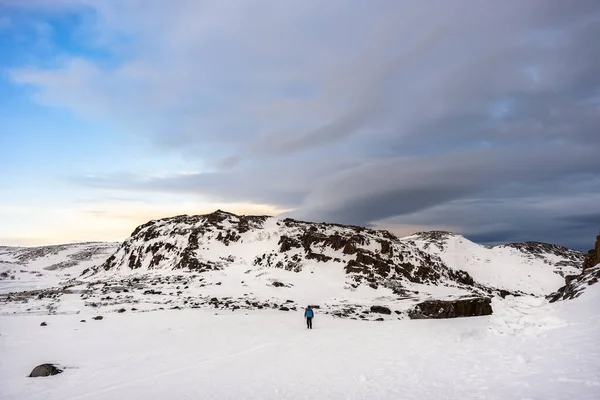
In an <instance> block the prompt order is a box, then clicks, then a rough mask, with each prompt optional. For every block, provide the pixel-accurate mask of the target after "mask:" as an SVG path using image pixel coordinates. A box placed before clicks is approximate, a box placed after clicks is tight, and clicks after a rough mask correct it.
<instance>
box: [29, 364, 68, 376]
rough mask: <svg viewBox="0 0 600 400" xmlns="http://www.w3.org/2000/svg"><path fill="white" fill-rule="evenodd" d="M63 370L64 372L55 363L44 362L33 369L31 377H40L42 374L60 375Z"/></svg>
mask: <svg viewBox="0 0 600 400" xmlns="http://www.w3.org/2000/svg"><path fill="white" fill-rule="evenodd" d="M61 372H63V370H62V369H59V368H57V367H55V366H54V365H53V364H42V365H38V366H37V367H35V368H34V369H33V371H31V374H29V377H30V378H38V377H42V376H52V375H58V374H60V373H61Z"/></svg>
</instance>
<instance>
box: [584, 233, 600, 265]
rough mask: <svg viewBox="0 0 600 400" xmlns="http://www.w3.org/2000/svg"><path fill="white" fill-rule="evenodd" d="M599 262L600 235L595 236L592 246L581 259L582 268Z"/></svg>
mask: <svg viewBox="0 0 600 400" xmlns="http://www.w3.org/2000/svg"><path fill="white" fill-rule="evenodd" d="M597 264H600V235H598V236H597V237H596V243H595V244H594V248H593V249H591V250H590V251H588V252H587V254H586V256H585V259H584V260H583V270H584V271H585V270H586V269H588V268H591V267H594V266H596V265H597Z"/></svg>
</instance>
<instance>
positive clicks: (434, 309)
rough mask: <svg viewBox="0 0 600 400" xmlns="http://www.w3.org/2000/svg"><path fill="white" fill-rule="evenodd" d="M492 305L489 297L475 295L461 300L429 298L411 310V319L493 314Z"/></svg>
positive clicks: (409, 314)
mask: <svg viewBox="0 0 600 400" xmlns="http://www.w3.org/2000/svg"><path fill="white" fill-rule="evenodd" d="M491 314H492V305H491V299H490V298H489V297H475V298H471V299H459V300H427V301H424V302H422V303H419V304H417V305H416V306H415V308H414V309H412V310H410V311H409V313H408V316H409V317H410V318H411V319H425V318H427V319H428V318H434V319H438V318H459V317H478V316H482V315H491Z"/></svg>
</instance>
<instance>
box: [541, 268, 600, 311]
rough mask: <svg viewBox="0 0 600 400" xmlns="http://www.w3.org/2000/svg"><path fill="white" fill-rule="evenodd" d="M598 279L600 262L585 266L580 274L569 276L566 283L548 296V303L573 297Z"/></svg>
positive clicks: (577, 295)
mask: <svg viewBox="0 0 600 400" xmlns="http://www.w3.org/2000/svg"><path fill="white" fill-rule="evenodd" d="M598 280H600V264H598V265H596V266H594V267H590V268H586V269H585V270H584V271H583V272H582V273H581V275H577V276H574V277H569V279H568V283H567V284H566V285H565V286H563V287H561V288H560V289H558V290H557V291H556V292H554V293H552V294H551V295H550V296H548V300H549V301H550V303H554V302H555V301H558V300H572V299H575V298H577V297H579V296H581V294H582V293H583V292H584V291H585V289H586V288H587V287H589V286H591V285H593V284H595V283H598Z"/></svg>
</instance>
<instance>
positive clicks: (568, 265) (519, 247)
mask: <svg viewBox="0 0 600 400" xmlns="http://www.w3.org/2000/svg"><path fill="white" fill-rule="evenodd" d="M402 240H403V241H406V242H408V243H412V244H415V245H416V246H417V247H418V248H419V249H421V250H423V251H425V252H428V253H430V254H433V255H437V256H439V257H440V258H441V259H442V261H443V262H444V263H445V264H446V265H447V266H448V267H450V268H452V269H455V270H458V269H462V270H464V271H466V272H468V273H469V275H471V276H472V277H473V279H474V280H475V281H476V282H479V283H481V284H483V285H485V286H491V287H496V288H500V289H505V290H508V291H519V292H525V293H530V294H535V295H544V294H548V293H550V292H552V291H553V290H556V289H557V288H559V287H560V286H562V285H563V284H564V277H565V276H567V275H573V274H578V273H579V272H580V270H581V264H582V262H583V258H584V254H583V253H581V252H579V251H576V250H571V249H568V248H566V247H563V246H557V245H552V244H548V243H539V242H525V243H512V244H507V245H501V246H495V247H489V246H483V245H480V244H477V243H473V242H471V241H470V240H468V239H466V238H465V237H463V236H460V235H457V234H453V233H450V232H438V231H434V232H422V233H418V234H415V235H412V236H408V237H405V238H403V239H402Z"/></svg>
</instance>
